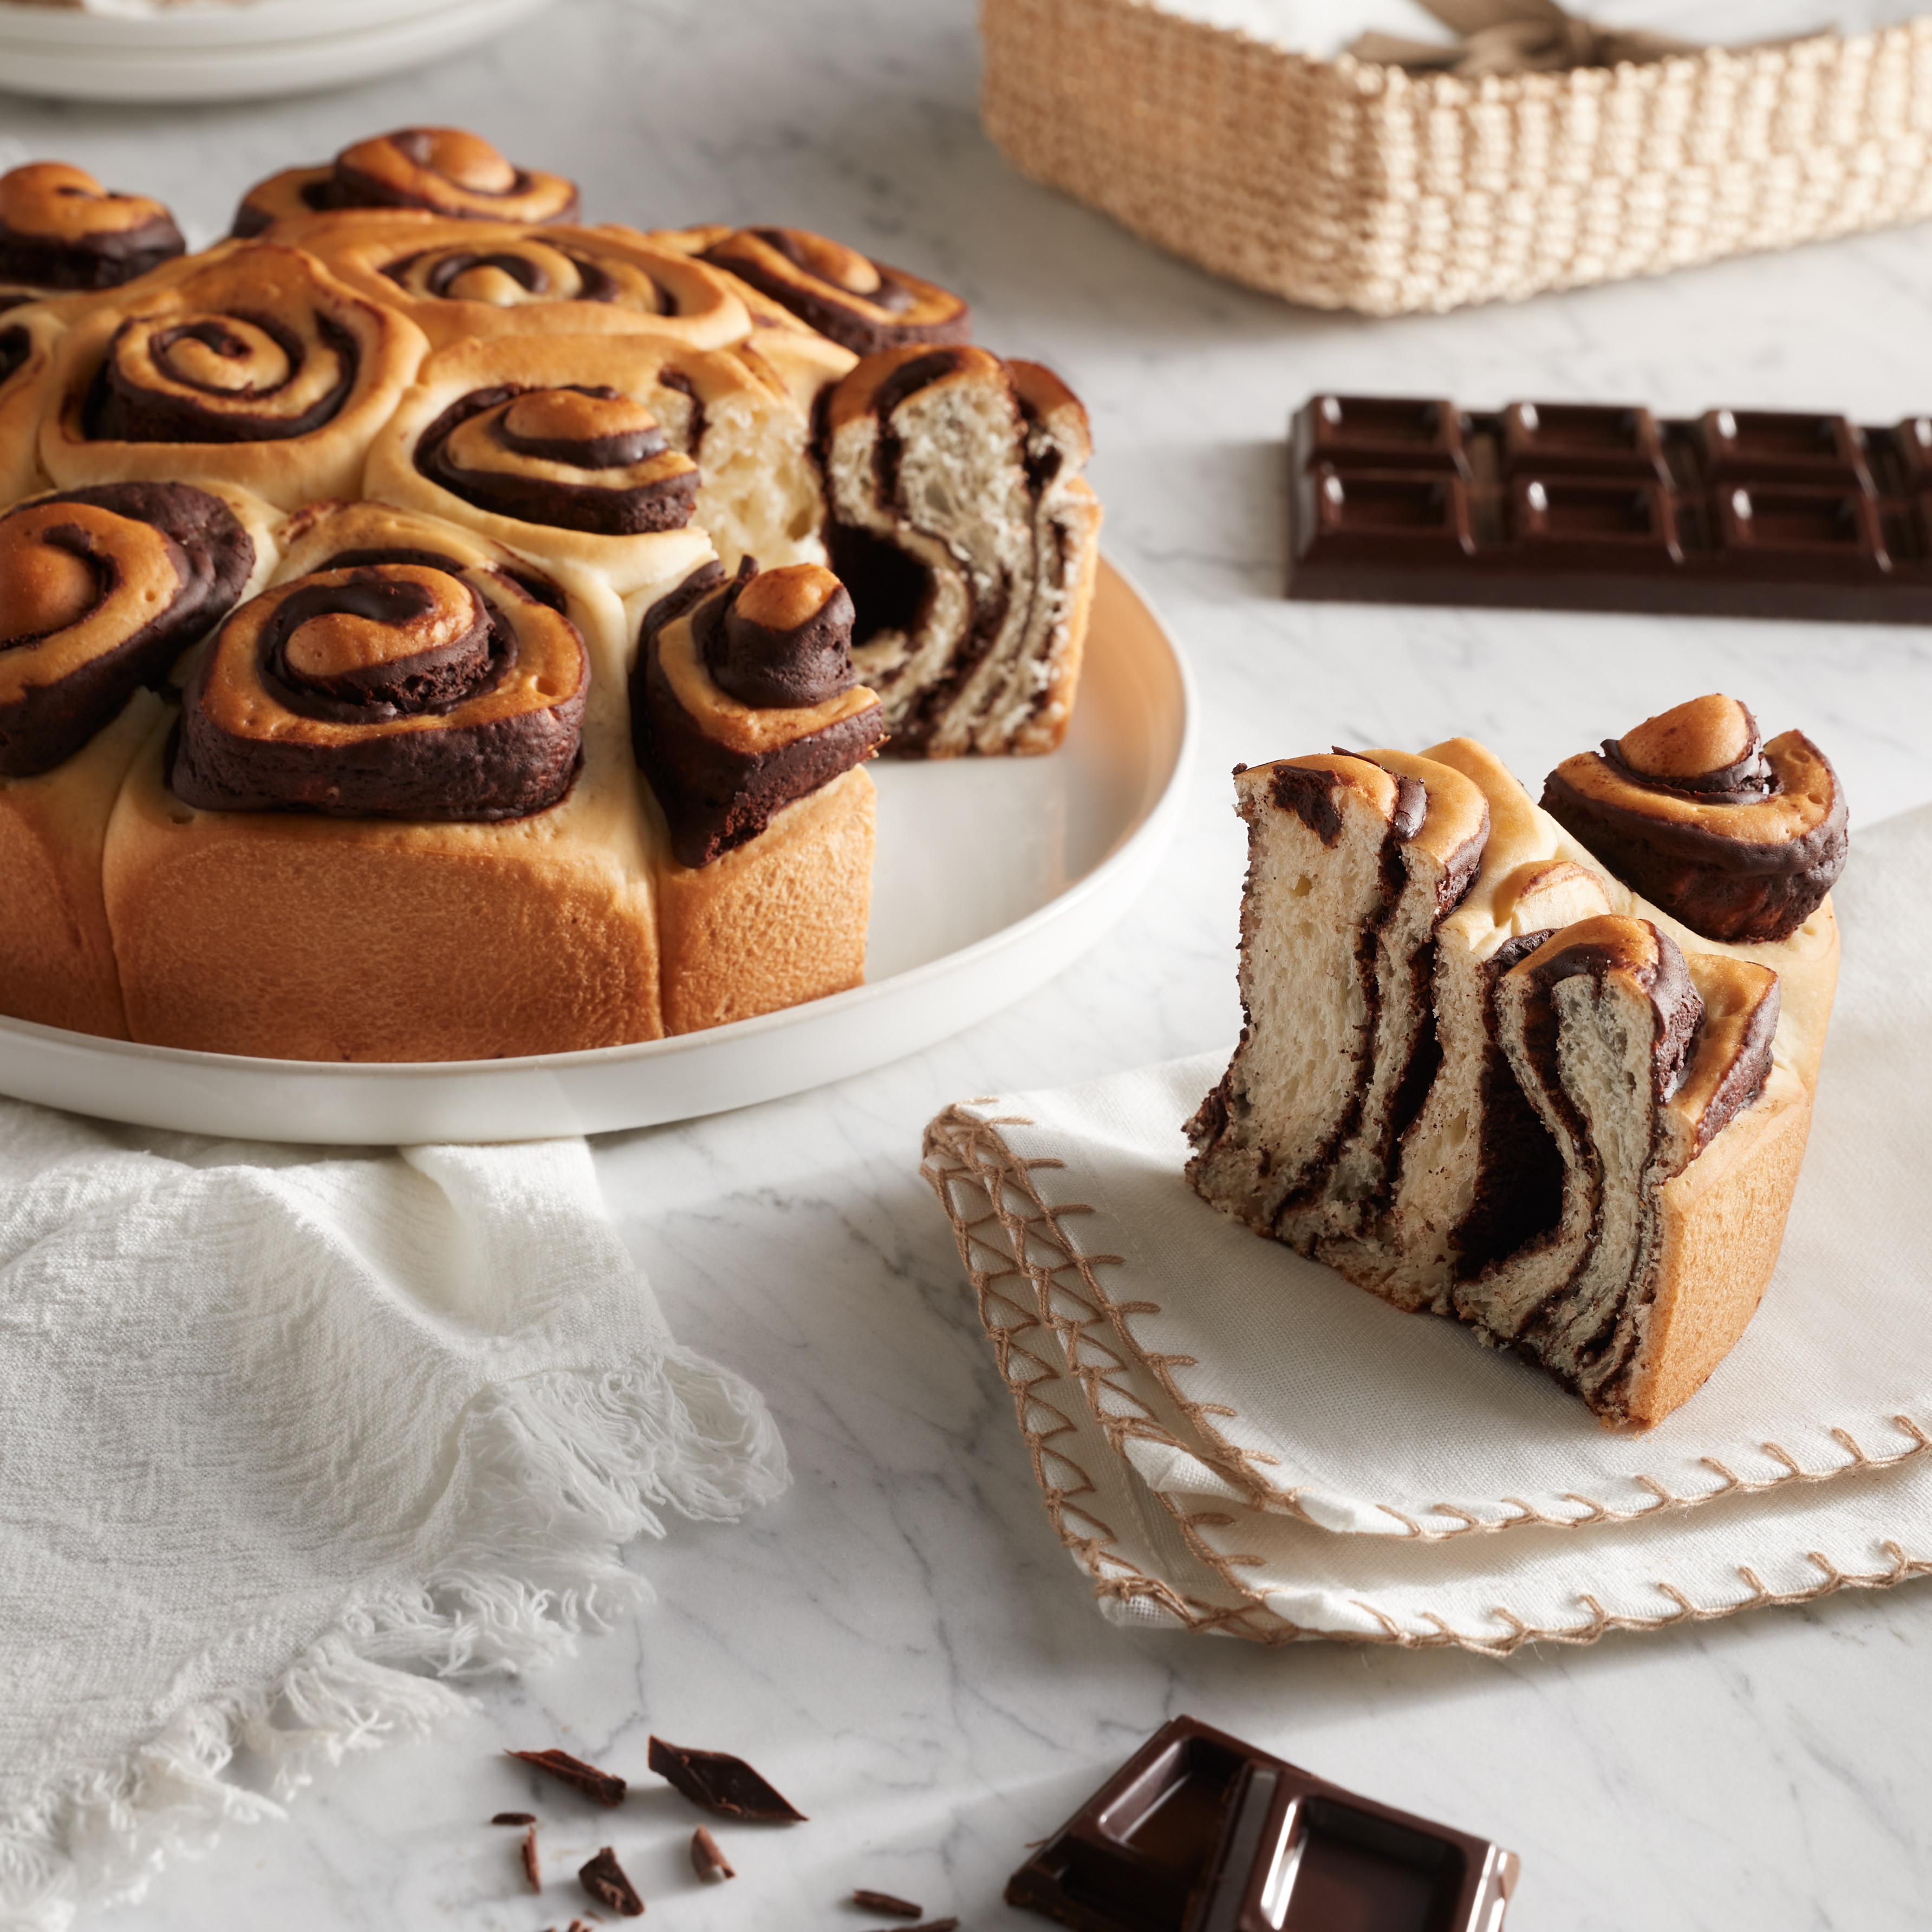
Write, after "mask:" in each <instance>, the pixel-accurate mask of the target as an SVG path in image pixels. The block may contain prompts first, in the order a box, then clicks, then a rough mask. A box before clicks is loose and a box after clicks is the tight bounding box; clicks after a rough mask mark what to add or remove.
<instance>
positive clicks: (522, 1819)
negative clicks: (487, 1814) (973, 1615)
mask: <svg viewBox="0 0 1932 1932" xmlns="http://www.w3.org/2000/svg"><path fill="white" fill-rule="evenodd" d="M536 1822H537V1814H535V1812H534V1811H499V1812H498V1813H497V1814H496V1817H493V1818H492V1819H491V1820H490V1823H491V1824H493V1825H534V1824H535V1823H536Z"/></svg>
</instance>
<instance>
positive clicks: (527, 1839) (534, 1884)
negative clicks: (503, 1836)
mask: <svg viewBox="0 0 1932 1932" xmlns="http://www.w3.org/2000/svg"><path fill="white" fill-rule="evenodd" d="M522 1850H523V1876H524V1877H526V1879H529V1882H530V1889H531V1891H542V1889H543V1868H542V1867H541V1866H540V1865H539V1864H538V1862H537V1828H536V1827H535V1826H534V1825H532V1826H529V1827H528V1828H527V1829H526V1830H525V1832H524V1833H523V1846H522Z"/></svg>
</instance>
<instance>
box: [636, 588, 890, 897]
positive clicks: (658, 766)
mask: <svg viewBox="0 0 1932 1932" xmlns="http://www.w3.org/2000/svg"><path fill="white" fill-rule="evenodd" d="M851 609H852V606H851V599H850V598H849V597H848V596H847V595H846V594H845V591H844V586H841V584H840V583H839V582H838V579H837V578H836V577H833V576H832V574H831V572H830V571H827V570H824V569H822V568H820V567H818V566H817V565H810V564H806V565H796V566H795V567H793V568H790V569H787V570H781V571H766V572H765V573H763V574H760V572H759V571H758V568H757V565H756V564H755V563H754V562H753V561H752V560H751V559H750V558H747V559H745V562H743V563H742V565H739V570H738V574H737V575H736V577H733V578H731V579H730V580H727V579H726V577H725V575H724V571H723V570H722V569H721V568H720V567H719V566H718V565H716V564H711V565H707V566H706V568H704V569H703V570H701V571H697V572H696V573H695V574H694V575H693V576H692V577H691V578H690V579H689V580H688V581H687V582H686V583H684V584H682V585H681V586H679V589H677V590H676V592H673V594H672V595H670V596H669V597H667V598H664V599H663V600H662V601H661V602H659V603H658V604H655V606H653V607H652V609H651V610H649V612H648V613H646V616H645V619H644V624H643V636H642V638H641V640H640V649H639V651H638V654H637V669H636V670H635V672H634V673H633V676H632V679H631V733H632V742H633V743H634V746H635V748H636V752H637V763H638V764H639V766H640V767H641V768H642V769H643V772H644V775H645V776H646V778H649V781H650V784H651V788H652V790H653V791H654V792H655V793H656V794H657V798H658V802H659V804H660V805H661V806H662V807H663V808H664V817H665V818H666V819H667V820H668V822H669V823H670V842H671V850H672V851H673V853H675V854H676V857H677V859H678V862H679V864H680V865H686V866H692V867H697V866H703V865H710V864H711V863H712V862H714V861H715V860H716V859H719V858H720V857H721V856H723V855H724V853H727V852H730V851H732V850H735V849H736V847H739V846H741V845H743V844H745V843H747V842H748V841H750V840H751V839H754V838H757V835H759V834H760V832H763V830H764V829H765V828H766V826H767V825H768V824H769V823H770V822H771V820H772V817H773V816H774V815H775V814H777V813H778V812H779V811H782V810H783V809H784V807H785V806H787V805H790V804H791V803H793V802H794V801H796V800H797V799H802V798H803V797H805V796H806V795H807V794H808V793H811V792H814V791H817V790H819V789H820V788H821V787H823V786H825V785H827V784H830V783H831V782H832V781H833V780H834V779H835V778H838V777H840V776H841V775H843V774H844V772H848V771H850V770H851V769H853V766H856V765H859V764H862V763H864V762H865V760H866V759H868V758H869V757H871V755H872V754H873V752H874V751H875V750H876V749H877V747H878V745H879V744H880V742H881V741H882V740H883V738H884V736H885V719H884V715H883V712H882V711H881V710H880V705H879V701H878V700H877V697H875V696H874V694H872V693H871V691H868V690H867V689H865V687H864V686H863V685H860V684H859V683H858V682H856V679H855V678H854V676H853V668H852V656H851V643H850V639H851Z"/></svg>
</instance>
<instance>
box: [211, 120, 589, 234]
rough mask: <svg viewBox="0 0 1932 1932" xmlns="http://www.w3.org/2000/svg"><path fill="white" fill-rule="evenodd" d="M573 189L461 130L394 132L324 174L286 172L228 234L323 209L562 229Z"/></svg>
mask: <svg viewBox="0 0 1932 1932" xmlns="http://www.w3.org/2000/svg"><path fill="white" fill-rule="evenodd" d="M326 208H419V209H422V210H423V211H425V212H426V213H428V214H441V215H446V216H453V217H457V218H458V219H462V220H481V221H520V222H544V221H568V220H571V219H573V218H574V216H575V215H576V213H577V187H576V184H574V182H571V181H565V179H564V178H562V176H561V175H547V174H543V173H540V172H537V171H536V170H535V169H525V168H520V167H518V166H516V165H515V164H514V163H512V162H510V161H508V160H505V159H504V157H502V154H499V152H498V151H496V148H493V147H492V146H491V145H490V143H489V142H487V141H486V140H484V139H483V138H482V136H481V135H478V134H472V133H469V132H468V131H467V130H465V129H463V128H460V127H399V128H398V129H397V130H395V132H394V133H388V134H379V135H377V136H374V137H373V138H371V139H368V140H366V141H358V142H355V143H354V144H353V145H351V146H350V147H347V148H344V149H343V151H341V154H338V155H337V156H336V157H335V160H334V161H333V162H332V163H330V164H329V166H326V167H319V168H290V169H286V170H285V171H284V172H282V173H281V174H277V175H270V176H269V178H268V179H267V180H266V181H258V182H257V184H256V185H255V186H254V187H251V189H250V190H248V193H246V194H245V195H244V196H242V205H241V206H240V207H239V208H237V209H236V214H235V222H234V226H233V230H232V233H233V234H234V235H235V236H236V238H237V239H243V240H245V239H249V238H251V237H252V236H258V235H260V234H262V233H265V232H266V230H267V229H269V228H271V227H272V226H274V225H275V223H278V222H279V221H282V220H287V219H289V218H291V217H299V216H302V215H305V214H315V213H317V212H319V211H321V210H323V209H326Z"/></svg>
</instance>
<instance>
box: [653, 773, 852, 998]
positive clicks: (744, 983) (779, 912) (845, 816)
mask: <svg viewBox="0 0 1932 1932" xmlns="http://www.w3.org/2000/svg"><path fill="white" fill-rule="evenodd" d="M875 796H876V795H875V793H874V789H873V785H872V781H871V778H870V777H868V775H867V774H866V773H865V772H864V771H863V770H853V771H849V772H846V773H845V774H844V776H843V777H841V778H835V779H834V780H833V781H832V783H831V784H829V785H826V786H823V787H821V788H820V790H817V791H815V792H812V793H810V794H808V796H805V797H804V798H802V799H799V800H798V801H797V802H796V803H794V804H792V805H787V806H786V807H785V808H784V810H783V811H780V812H778V814H776V815H775V817H773V818H772V821H771V823H770V824H769V826H766V829H764V830H763V832H760V834H759V835H758V836H757V838H754V839H751V841H748V843H747V844H743V845H740V846H739V847H736V849H735V850H732V851H730V852H727V853H725V854H724V856H722V857H721V858H718V859H714V860H712V862H711V863H710V864H709V865H704V866H700V867H698V868H691V867H689V866H685V865H677V864H676V863H674V862H670V863H667V864H666V865H664V868H663V869H662V870H661V871H660V872H659V874H658V919H659V922H660V926H661V933H662V941H663V946H664V1031H666V1032H667V1033H673V1034H680V1033H694V1032H696V1031H698V1030H699V1029H700V1028H704V1027H713V1026H724V1025H727V1024H728V1023H729V1022H731V1021H733V1020H742V1019H751V1017H753V1016H754V1015H756V1014H758V1013H775V1012H777V1011H778V1010H779V1009H780V1008H781V1007H792V1006H796V1005H797V1004H799V1002H800V1001H804V1000H816V999H821V998H824V997H825V995H827V994H829V993H839V992H844V991H845V990H846V989H847V988H848V987H851V986H858V985H859V984H861V983H862V982H863V980H864V979H865V922H866V918H867V915H868V910H869V908H870V905H871V874H872V845H873V826H874V817H875V810H874V805H875Z"/></svg>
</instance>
